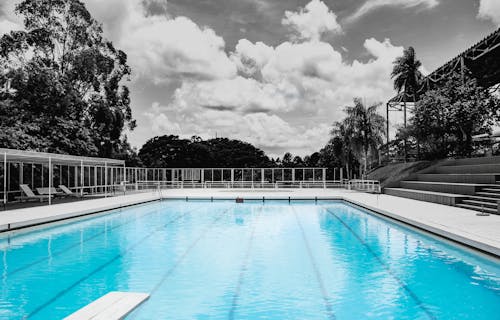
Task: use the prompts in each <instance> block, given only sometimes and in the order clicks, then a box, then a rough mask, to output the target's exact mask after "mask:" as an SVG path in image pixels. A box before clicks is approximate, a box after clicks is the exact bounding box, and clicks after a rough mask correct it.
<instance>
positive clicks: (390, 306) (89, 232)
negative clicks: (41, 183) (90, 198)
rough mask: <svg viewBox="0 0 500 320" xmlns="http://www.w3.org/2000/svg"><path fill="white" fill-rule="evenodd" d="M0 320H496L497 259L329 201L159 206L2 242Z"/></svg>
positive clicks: (499, 314)
mask: <svg viewBox="0 0 500 320" xmlns="http://www.w3.org/2000/svg"><path fill="white" fill-rule="evenodd" d="M0 246H1V249H2V256H3V257H2V262H1V266H2V281H1V284H0V286H1V289H0V294H1V296H0V319H22V318H30V319H60V318H63V317H65V316H67V315H69V314H71V313H72V312H74V311H76V310H78V309H80V308H81V307H83V306H85V305H86V304H88V303H90V302H92V301H94V300H95V299H97V298H99V297H100V296H102V295H104V294H106V293H107V292H109V291H132V292H148V293H151V297H150V299H149V300H148V301H146V302H145V303H144V304H143V305H142V306H140V307H139V308H138V309H136V310H135V311H134V312H133V313H131V314H130V315H129V317H128V318H127V319H228V318H229V319H259V318H262V319H499V318H500V264H499V262H498V260H494V259H492V258H488V257H485V256H482V255H479V254H476V253H474V252H472V251H469V250H466V249H464V248H459V247H457V246H455V245H452V244H450V243H447V242H443V241H440V240H439V239H436V238H434V237H431V236H428V235H425V234H422V233H420V232H416V231H413V230H410V229H408V228H406V227H403V226H401V225H399V224H396V223H392V222H390V221H388V220H386V219H383V218H380V217H377V216H375V215H373V214H370V213H369V212H367V211H364V210H362V209H359V208H357V207H354V206H351V205H349V204H347V203H344V202H340V201H319V202H318V203H317V204H316V203H314V201H312V202H311V201H303V202H300V201H296V202H292V204H289V203H288V201H266V202H265V203H259V202H253V203H249V202H246V203H244V204H236V203H234V201H216V202H213V203H212V202H202V201H200V202H183V201H163V202H153V203H149V204H144V205H139V206H134V207H130V208H127V209H123V210H116V211H112V212H110V213H109V214H107V215H102V216H98V217H95V218H90V219H86V220H83V221H78V222H72V223H67V224H63V225H59V226H54V227H50V228H43V229H39V230H36V231H30V232H25V233H22V234H18V235H15V236H8V237H7V236H3V237H1V238H0Z"/></svg>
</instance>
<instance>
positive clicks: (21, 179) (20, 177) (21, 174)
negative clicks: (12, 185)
mask: <svg viewBox="0 0 500 320" xmlns="http://www.w3.org/2000/svg"><path fill="white" fill-rule="evenodd" d="M23 168H24V164H23V163H22V162H20V163H19V184H23V178H24V174H23Z"/></svg>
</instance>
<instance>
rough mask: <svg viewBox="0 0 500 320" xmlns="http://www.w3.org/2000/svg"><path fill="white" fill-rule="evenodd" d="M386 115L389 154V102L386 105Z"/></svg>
mask: <svg viewBox="0 0 500 320" xmlns="http://www.w3.org/2000/svg"><path fill="white" fill-rule="evenodd" d="M386 113H387V116H386V117H385V120H386V128H385V130H386V133H387V137H386V138H387V153H389V102H387V104H386Z"/></svg>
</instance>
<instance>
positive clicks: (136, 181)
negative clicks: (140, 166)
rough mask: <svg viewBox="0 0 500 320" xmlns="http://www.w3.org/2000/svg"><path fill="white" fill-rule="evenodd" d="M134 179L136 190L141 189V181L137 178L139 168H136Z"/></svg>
mask: <svg viewBox="0 0 500 320" xmlns="http://www.w3.org/2000/svg"><path fill="white" fill-rule="evenodd" d="M134 178H135V179H134V181H135V191H137V190H139V183H138V180H137V168H135V169H134Z"/></svg>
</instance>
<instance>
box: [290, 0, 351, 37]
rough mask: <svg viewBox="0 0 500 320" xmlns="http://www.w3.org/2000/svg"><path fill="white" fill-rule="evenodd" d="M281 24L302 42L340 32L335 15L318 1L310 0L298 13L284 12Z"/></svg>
mask: <svg viewBox="0 0 500 320" xmlns="http://www.w3.org/2000/svg"><path fill="white" fill-rule="evenodd" d="M282 24H283V25H286V26H289V27H290V28H291V29H292V30H293V31H294V32H296V34H297V35H296V36H298V38H299V39H303V40H319V39H320V37H321V35H322V34H323V33H325V32H340V31H341V30H342V28H341V27H340V25H339V24H338V22H337V16H336V15H335V13H333V12H332V11H330V9H329V8H328V7H327V6H326V4H325V3H324V2H323V1H320V0H312V1H311V2H309V3H308V4H307V5H306V6H305V7H304V8H302V9H301V10H300V11H299V12H293V11H286V12H285V17H284V18H283V20H282Z"/></svg>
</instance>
